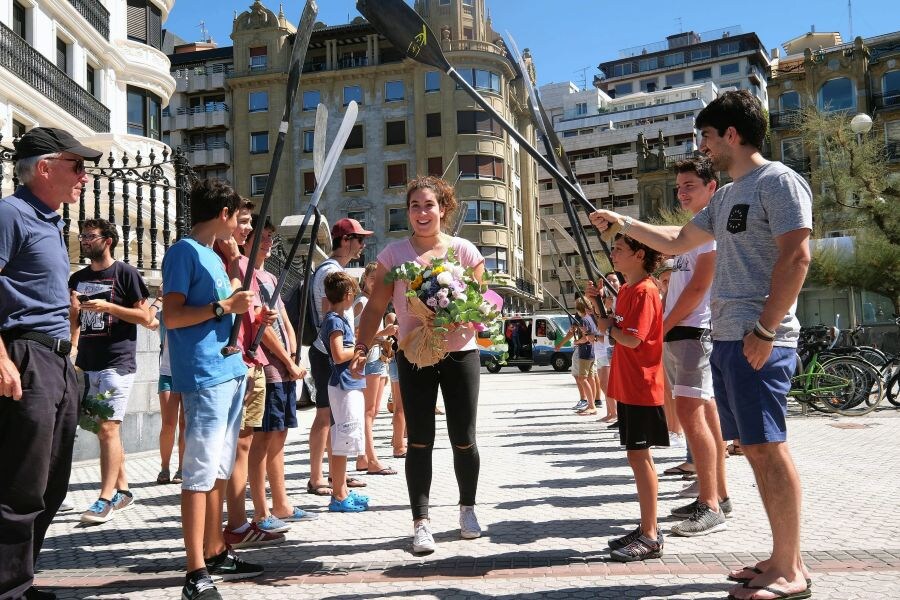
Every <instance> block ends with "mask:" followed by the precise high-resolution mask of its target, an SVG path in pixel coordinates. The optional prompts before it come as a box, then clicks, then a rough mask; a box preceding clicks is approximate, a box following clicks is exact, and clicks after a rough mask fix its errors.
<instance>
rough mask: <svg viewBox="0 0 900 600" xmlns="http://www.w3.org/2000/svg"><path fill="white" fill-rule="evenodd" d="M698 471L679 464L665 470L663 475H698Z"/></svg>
mask: <svg viewBox="0 0 900 600" xmlns="http://www.w3.org/2000/svg"><path fill="white" fill-rule="evenodd" d="M696 474H697V472H696V471H689V470H687V469H685V468H684V467H682V466H681V465H678V466H677V467H669V468H668V469H666V470H665V471H663V475H696Z"/></svg>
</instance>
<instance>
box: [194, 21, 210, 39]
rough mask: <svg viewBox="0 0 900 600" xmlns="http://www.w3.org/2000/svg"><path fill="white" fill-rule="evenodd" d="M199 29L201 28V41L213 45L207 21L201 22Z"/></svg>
mask: <svg viewBox="0 0 900 600" xmlns="http://www.w3.org/2000/svg"><path fill="white" fill-rule="evenodd" d="M197 27H199V28H200V41H201V42H206V43H207V44H211V43H212V41H213V40H212V37H210V35H209V30H208V29H207V28H206V21H200V24H199V25H198V26H197Z"/></svg>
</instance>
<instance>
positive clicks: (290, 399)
mask: <svg viewBox="0 0 900 600" xmlns="http://www.w3.org/2000/svg"><path fill="white" fill-rule="evenodd" d="M296 426H297V382H296V381H278V382H274V381H273V382H271V383H267V384H266V410H265V412H264V413H263V418H262V425H260V426H259V427H256V428H255V429H256V431H284V430H285V429H293V428H294V427H296Z"/></svg>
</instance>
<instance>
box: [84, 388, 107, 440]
mask: <svg viewBox="0 0 900 600" xmlns="http://www.w3.org/2000/svg"><path fill="white" fill-rule="evenodd" d="M111 396H112V390H107V391H105V392H102V393H99V394H96V395H94V396H88V397H87V398H85V399H84V400H83V401H82V402H81V415H80V417H79V419H78V426H79V427H81V428H82V429H84V430H85V431H90V432H91V433H97V432H99V431H100V421H101V420H105V419H109V418H110V417H112V416H113V414H114V412H115V411H113V408H112V407H111V406H110V405H109V399H110V397H111Z"/></svg>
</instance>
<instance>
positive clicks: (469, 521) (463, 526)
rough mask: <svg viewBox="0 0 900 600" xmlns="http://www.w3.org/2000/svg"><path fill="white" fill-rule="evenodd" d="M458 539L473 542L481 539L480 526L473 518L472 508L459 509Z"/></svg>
mask: <svg viewBox="0 0 900 600" xmlns="http://www.w3.org/2000/svg"><path fill="white" fill-rule="evenodd" d="M459 537H461V538H462V539H464V540H474V539H475V538H478V537H481V525H479V524H478V517H476V516H475V507H474V506H460V507H459Z"/></svg>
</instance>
